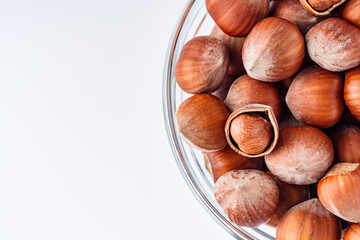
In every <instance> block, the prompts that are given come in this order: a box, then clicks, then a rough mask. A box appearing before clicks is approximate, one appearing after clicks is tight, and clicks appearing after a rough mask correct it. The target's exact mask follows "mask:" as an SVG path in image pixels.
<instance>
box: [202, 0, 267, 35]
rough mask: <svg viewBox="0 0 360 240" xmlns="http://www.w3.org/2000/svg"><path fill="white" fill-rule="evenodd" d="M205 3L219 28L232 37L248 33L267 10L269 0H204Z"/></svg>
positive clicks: (264, 15) (265, 14) (263, 16)
mask: <svg viewBox="0 0 360 240" xmlns="http://www.w3.org/2000/svg"><path fill="white" fill-rule="evenodd" d="M205 3H206V8H207V10H208V12H209V14H210V16H211V17H212V18H213V19H214V21H215V23H216V24H217V25H218V26H219V27H220V29H221V30H222V31H223V32H225V33H226V34H228V35H230V36H234V37H242V36H245V35H246V34H248V33H249V32H250V30H251V29H252V28H253V26H254V25H255V23H257V22H258V21H260V20H261V19H263V18H265V17H266V16H267V14H268V11H269V0H258V1H253V0H206V1H205Z"/></svg>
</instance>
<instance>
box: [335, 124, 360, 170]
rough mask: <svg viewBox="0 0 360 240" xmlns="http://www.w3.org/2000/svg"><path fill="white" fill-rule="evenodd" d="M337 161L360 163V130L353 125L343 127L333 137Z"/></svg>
mask: <svg viewBox="0 0 360 240" xmlns="http://www.w3.org/2000/svg"><path fill="white" fill-rule="evenodd" d="M331 139H332V141H333V145H334V151H335V161H337V162H350V163H360V151H359V149H360V128H358V127H356V126H352V125H348V126H341V127H339V128H338V129H337V131H336V132H335V133H334V134H333V135H332V137H331Z"/></svg>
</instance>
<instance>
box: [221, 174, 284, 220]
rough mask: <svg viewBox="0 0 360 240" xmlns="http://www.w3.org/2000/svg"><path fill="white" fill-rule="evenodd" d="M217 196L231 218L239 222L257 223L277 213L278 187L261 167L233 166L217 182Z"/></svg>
mask: <svg viewBox="0 0 360 240" xmlns="http://www.w3.org/2000/svg"><path fill="white" fill-rule="evenodd" d="M214 196H215V199H216V201H217V202H218V203H219V205H220V207H221V208H222V209H223V210H224V211H225V213H226V215H227V216H228V217H229V219H230V220H231V221H232V222H234V223H236V224H237V225H239V226H243V227H256V226H259V225H260V224H263V223H265V222H266V221H267V220H268V219H269V218H270V217H271V216H272V215H273V213H274V211H275V209H276V207H277V204H278V201H279V189H278V186H277V184H276V182H275V180H274V179H272V177H270V176H269V175H268V174H266V173H264V172H261V171H259V170H253V169H245V170H234V171H231V172H228V173H226V174H225V175H223V176H222V177H220V178H219V179H218V180H217V182H216V183H215V187H214Z"/></svg>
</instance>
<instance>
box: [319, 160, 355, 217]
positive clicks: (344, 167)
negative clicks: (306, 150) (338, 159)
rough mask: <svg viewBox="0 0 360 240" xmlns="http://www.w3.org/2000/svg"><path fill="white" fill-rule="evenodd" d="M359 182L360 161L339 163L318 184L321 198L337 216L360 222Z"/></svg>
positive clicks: (323, 203) (327, 207) (325, 205)
mask: <svg viewBox="0 0 360 240" xmlns="http://www.w3.org/2000/svg"><path fill="white" fill-rule="evenodd" d="M359 183H360V164H359V163H337V164H335V165H334V166H333V167H332V168H331V169H330V170H329V172H328V173H327V174H326V175H325V177H324V178H322V179H321V181H320V182H319V184H318V189H317V192H318V196H319V200H320V202H321V203H322V205H324V207H325V208H326V209H327V210H329V211H330V212H332V213H333V214H335V215H336V216H338V217H340V218H342V219H344V220H346V221H348V222H353V223H360V187H359Z"/></svg>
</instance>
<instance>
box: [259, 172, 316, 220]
mask: <svg viewBox="0 0 360 240" xmlns="http://www.w3.org/2000/svg"><path fill="white" fill-rule="evenodd" d="M269 174H271V173H269ZM271 176H272V174H271ZM273 178H274V179H275V181H276V183H277V184H278V187H279V191H280V197H279V203H278V206H277V208H276V210H275V213H274V214H273V215H272V216H271V218H270V219H269V221H268V222H267V223H266V225H268V226H270V227H277V225H278V224H279V223H280V220H281V218H282V217H283V216H284V215H285V214H286V212H287V211H288V210H289V209H290V208H291V207H293V206H295V205H297V204H299V203H301V202H304V201H306V200H308V199H310V191H309V188H308V187H307V186H298V185H292V184H287V183H284V182H282V181H280V180H279V179H277V178H275V177H273Z"/></svg>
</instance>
